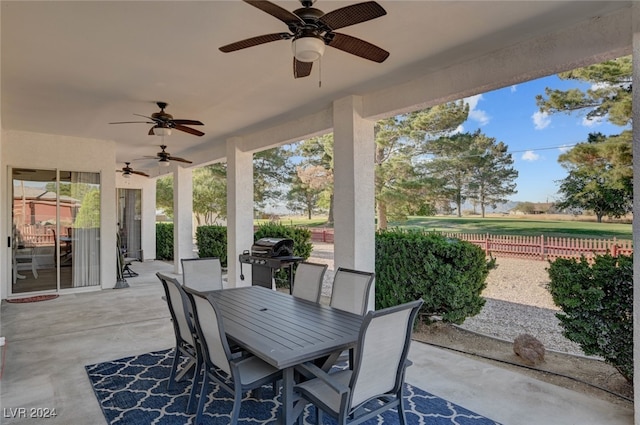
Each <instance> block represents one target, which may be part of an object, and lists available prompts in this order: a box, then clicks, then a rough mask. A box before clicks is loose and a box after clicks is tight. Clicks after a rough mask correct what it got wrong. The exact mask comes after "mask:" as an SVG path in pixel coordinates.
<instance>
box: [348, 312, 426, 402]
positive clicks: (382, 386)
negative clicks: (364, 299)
mask: <svg viewBox="0 0 640 425" xmlns="http://www.w3.org/2000/svg"><path fill="white" fill-rule="evenodd" d="M422 302H423V301H422V299H419V300H417V301H412V302H409V303H406V304H402V305H399V306H395V307H389V308H386V309H382V310H377V311H369V312H368V313H367V315H366V316H365V318H364V321H363V323H362V327H361V328H360V335H359V337H358V350H356V358H355V364H354V366H353V374H352V376H351V382H350V384H349V386H350V387H351V394H350V397H351V400H350V403H349V406H350V407H354V406H357V405H358V404H360V403H362V402H364V401H366V400H368V399H369V398H370V397H373V396H376V395H380V394H387V393H396V392H397V391H399V389H400V386H401V385H402V384H403V381H404V369H405V362H406V360H407V355H408V354H409V345H410V343H411V334H412V331H413V324H414V322H415V318H416V315H417V314H418V311H419V310H420V306H422Z"/></svg>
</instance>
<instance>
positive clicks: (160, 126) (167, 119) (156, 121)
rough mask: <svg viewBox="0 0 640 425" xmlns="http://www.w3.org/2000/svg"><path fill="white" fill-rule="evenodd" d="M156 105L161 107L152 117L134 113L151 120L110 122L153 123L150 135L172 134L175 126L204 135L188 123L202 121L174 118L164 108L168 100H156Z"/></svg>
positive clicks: (186, 131) (195, 134) (190, 132)
mask: <svg viewBox="0 0 640 425" xmlns="http://www.w3.org/2000/svg"><path fill="white" fill-rule="evenodd" d="M156 105H158V107H159V108H160V112H154V113H153V114H151V116H150V117H148V116H146V115H141V114H133V115H137V116H139V117H144V118H147V119H149V120H150V121H120V122H110V123H109V124H134V123H142V124H153V127H151V129H150V130H149V136H153V135H154V134H155V135H157V136H168V135H170V134H171V129H173V128H175V129H176V130H180V131H184V132H185V133H189V134H193V135H194V136H203V135H204V133H203V132H202V131H200V130H196V129H195V128H191V127H187V125H204V124H203V123H201V122H200V121H197V120H184V119H174V118H173V115H171V114H168V113H166V112H165V111H164V108H166V107H167V106H168V104H167V103H166V102H156Z"/></svg>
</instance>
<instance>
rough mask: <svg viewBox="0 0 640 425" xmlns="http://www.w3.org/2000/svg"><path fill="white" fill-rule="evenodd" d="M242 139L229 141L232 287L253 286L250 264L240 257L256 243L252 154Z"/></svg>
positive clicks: (228, 244)
mask: <svg viewBox="0 0 640 425" xmlns="http://www.w3.org/2000/svg"><path fill="white" fill-rule="evenodd" d="M241 145H242V138H241V137H233V138H230V139H229V140H227V267H228V274H227V276H228V285H229V287H232V288H233V287H237V286H250V285H251V267H249V266H247V265H246V264H245V265H244V267H243V268H242V271H243V274H244V280H241V279H240V263H239V262H238V256H239V255H240V254H242V251H244V250H247V249H250V248H251V245H252V244H253V154H252V153H251V152H244V151H242V149H241Z"/></svg>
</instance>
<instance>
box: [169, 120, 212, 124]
mask: <svg viewBox="0 0 640 425" xmlns="http://www.w3.org/2000/svg"><path fill="white" fill-rule="evenodd" d="M171 122H172V123H174V124H178V125H204V124H203V123H202V122H200V121H198V120H171Z"/></svg>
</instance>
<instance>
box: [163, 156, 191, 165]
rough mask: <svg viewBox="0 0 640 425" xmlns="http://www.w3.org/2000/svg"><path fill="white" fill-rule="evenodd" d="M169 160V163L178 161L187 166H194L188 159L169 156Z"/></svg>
mask: <svg viewBox="0 0 640 425" xmlns="http://www.w3.org/2000/svg"><path fill="white" fill-rule="evenodd" d="M167 159H168V160H169V161H177V162H184V163H187V164H193V161H189V160H188V159H184V158H178V157H177V156H168V157H167Z"/></svg>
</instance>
